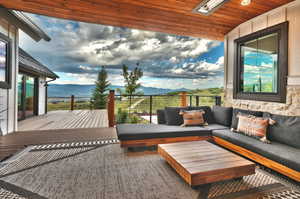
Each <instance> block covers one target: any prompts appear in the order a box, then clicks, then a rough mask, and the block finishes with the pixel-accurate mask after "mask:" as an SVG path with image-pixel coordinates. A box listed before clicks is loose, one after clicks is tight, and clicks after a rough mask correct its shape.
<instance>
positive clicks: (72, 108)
mask: <svg viewBox="0 0 300 199" xmlns="http://www.w3.org/2000/svg"><path fill="white" fill-rule="evenodd" d="M74 98H75V97H74V95H71V107H70V110H71V111H74Z"/></svg>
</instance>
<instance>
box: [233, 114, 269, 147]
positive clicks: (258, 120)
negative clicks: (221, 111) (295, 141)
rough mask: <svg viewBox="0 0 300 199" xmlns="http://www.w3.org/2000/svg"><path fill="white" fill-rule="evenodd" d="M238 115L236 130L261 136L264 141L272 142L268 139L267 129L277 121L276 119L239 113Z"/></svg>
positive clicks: (249, 134) (257, 136)
mask: <svg viewBox="0 0 300 199" xmlns="http://www.w3.org/2000/svg"><path fill="white" fill-rule="evenodd" d="M237 117H238V118H239V121H238V126H237V129H236V131H238V132H241V133H244V134H245V135H248V136H252V137H256V138H259V139H260V140H261V141H262V142H266V143H270V141H268V140H267V129H268V126H269V125H273V124H274V123H275V121H274V120H271V119H268V118H262V117H255V116H253V115H243V114H239V115H237Z"/></svg>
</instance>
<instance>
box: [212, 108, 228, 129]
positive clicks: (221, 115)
mask: <svg viewBox="0 0 300 199" xmlns="http://www.w3.org/2000/svg"><path fill="white" fill-rule="evenodd" d="M212 113H213V117H214V121H215V123H217V124H221V125H224V126H231V120H232V107H224V106H214V107H213V108H212Z"/></svg>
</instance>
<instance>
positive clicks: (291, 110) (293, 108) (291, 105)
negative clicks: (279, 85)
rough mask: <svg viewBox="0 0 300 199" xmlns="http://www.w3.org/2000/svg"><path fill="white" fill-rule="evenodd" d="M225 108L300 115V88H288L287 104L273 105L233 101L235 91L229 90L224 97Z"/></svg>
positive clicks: (271, 103)
mask: <svg viewBox="0 0 300 199" xmlns="http://www.w3.org/2000/svg"><path fill="white" fill-rule="evenodd" d="M224 100H225V102H224V104H225V106H232V107H234V108H241V109H249V110H259V111H266V112H270V113H273V114H280V115H300V86H288V87H287V98H286V103H285V104H283V103H273V102H262V101H250V100H236V99H233V89H231V88H230V89H227V90H226V92H225V97H224Z"/></svg>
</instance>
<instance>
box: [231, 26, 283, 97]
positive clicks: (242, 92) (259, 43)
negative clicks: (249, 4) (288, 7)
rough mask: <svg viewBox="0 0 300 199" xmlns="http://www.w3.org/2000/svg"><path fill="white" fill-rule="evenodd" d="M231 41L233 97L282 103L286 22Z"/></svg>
mask: <svg viewBox="0 0 300 199" xmlns="http://www.w3.org/2000/svg"><path fill="white" fill-rule="evenodd" d="M234 42H235V55H234V56H235V67H234V98H235V99H245V100H258V101H270V102H282V103H284V102H285V101H286V84H287V72H288V22H285V23H282V24H279V25H276V26H272V27H269V28H267V29H264V30H261V31H258V32H255V33H252V34H250V35H247V36H244V37H241V38H239V39H236V40H235V41H234Z"/></svg>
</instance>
